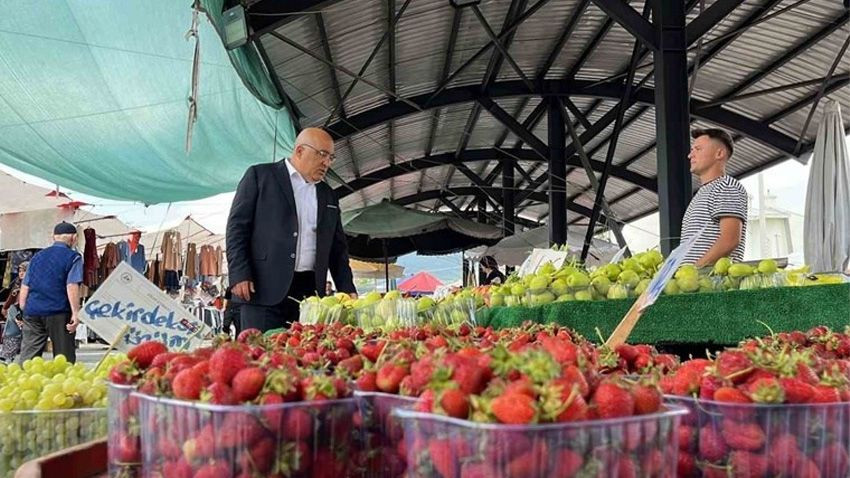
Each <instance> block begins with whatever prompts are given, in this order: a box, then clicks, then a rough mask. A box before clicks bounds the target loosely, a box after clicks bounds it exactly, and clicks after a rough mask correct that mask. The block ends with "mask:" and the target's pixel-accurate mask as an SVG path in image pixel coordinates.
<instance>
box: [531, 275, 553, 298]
mask: <svg viewBox="0 0 850 478" xmlns="http://www.w3.org/2000/svg"><path fill="white" fill-rule="evenodd" d="M547 287H549V277H547V276H544V275H540V274H538V275H536V276H534V278H533V279H531V282H529V284H528V288H529V289H531V292H532V293H534V294H536V293H539V292H541V291H543V290H545V289H546V288H547Z"/></svg>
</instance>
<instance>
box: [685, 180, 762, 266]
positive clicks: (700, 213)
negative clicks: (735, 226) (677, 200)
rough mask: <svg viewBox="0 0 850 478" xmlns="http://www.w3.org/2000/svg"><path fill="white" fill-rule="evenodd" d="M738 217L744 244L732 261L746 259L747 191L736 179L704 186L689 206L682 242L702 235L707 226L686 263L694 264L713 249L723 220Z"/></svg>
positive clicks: (716, 181)
mask: <svg viewBox="0 0 850 478" xmlns="http://www.w3.org/2000/svg"><path fill="white" fill-rule="evenodd" d="M721 217H737V218H738V219H740V220H741V222H742V224H741V241H740V242H739V243H738V247H736V248H735V250H734V251H732V254H731V256H730V257H731V259H732V260H734V261H742V260H743V259H744V243H745V242H746V238H747V190H746V189H744V186H742V185H741V183H739V182H738V181H737V180H736V179H735V178H733V177H732V176H721V177H719V178H717V179H715V180H713V181H710V182H708V183H706V184H703V185H702V186H701V187H700V188H699V190H697V193H696V195H694V198H693V199H692V200H691V203H690V204H689V205H688V210H687V211H685V217H684V219H683V221H682V242H683V243H684V242H686V241H687V240H688V239H690V238H691V237H693V236H695V235H696V234H697V233H699V231H700V229H702V227H703V226H706V228H705V232H703V233H702V236H700V238H699V239H697V241H696V243H694V247H693V248H692V249H691V250H690V252H689V253H688V255H687V256H686V257H685V261H684V262H685V263H687V264H693V263H694V262H696V261H698V260H699V259H701V258H702V256H704V255H705V253H706V252H708V250H709V249H711V246H713V245H714V243H715V242H717V239H718V238H719V237H720V218H721Z"/></svg>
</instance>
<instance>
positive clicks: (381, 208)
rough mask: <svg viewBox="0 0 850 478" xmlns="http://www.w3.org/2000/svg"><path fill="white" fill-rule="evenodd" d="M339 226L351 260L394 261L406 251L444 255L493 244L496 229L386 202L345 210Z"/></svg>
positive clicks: (497, 235)
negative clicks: (342, 231)
mask: <svg viewBox="0 0 850 478" xmlns="http://www.w3.org/2000/svg"><path fill="white" fill-rule="evenodd" d="M342 226H343V229H344V230H345V234H346V236H348V252H349V255H351V257H354V258H357V259H364V260H369V259H372V260H377V259H389V258H395V257H398V256H401V255H404V254H407V253H410V252H418V253H419V254H425V255H436V254H448V253H451V252H456V251H460V250H463V249H467V248H470V247H473V246H477V245H479V244H487V243H493V242H495V241H497V240H498V239H499V238H500V237H501V235H502V232H501V230H499V228H497V227H494V226H489V225H486V224H478V223H475V222H472V221H467V220H465V219H459V218H457V217H453V216H449V215H447V214H441V213H429V212H424V211H418V210H414V209H409V208H405V207H402V206H399V205H397V204H393V203H391V202H389V201H381V202H379V203H378V204H375V205H373V206H368V207H364V208H361V209H356V210H353V211H345V212H343V213H342Z"/></svg>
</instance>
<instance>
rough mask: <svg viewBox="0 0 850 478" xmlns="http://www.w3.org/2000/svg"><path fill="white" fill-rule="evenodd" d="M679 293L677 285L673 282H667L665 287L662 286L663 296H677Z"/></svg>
mask: <svg viewBox="0 0 850 478" xmlns="http://www.w3.org/2000/svg"><path fill="white" fill-rule="evenodd" d="M679 293H680V291H679V284H677V283H676V281H675V280H671V281H667V285H665V286H664V295H678V294H679Z"/></svg>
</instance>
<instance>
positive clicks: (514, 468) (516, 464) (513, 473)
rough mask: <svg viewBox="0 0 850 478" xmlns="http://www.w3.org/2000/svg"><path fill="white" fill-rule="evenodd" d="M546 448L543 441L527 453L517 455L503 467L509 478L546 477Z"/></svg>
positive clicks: (535, 444) (538, 442) (547, 460)
mask: <svg viewBox="0 0 850 478" xmlns="http://www.w3.org/2000/svg"><path fill="white" fill-rule="evenodd" d="M548 458H549V457H548V447H547V446H546V443H545V442H543V441H537V442H535V443H534V444H533V445H532V446H531V449H530V450H528V451H527V452H525V453H523V454H521V455H519V456H518V457H516V458H514V459H513V460H511V461H510V463H508V465H507V467H505V471H506V472H507V473H506V474H507V476H508V477H509V478H514V477H515V478H521V477H527V476H548V466H547V465H548V462H549V459H548Z"/></svg>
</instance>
